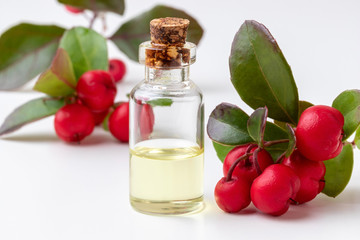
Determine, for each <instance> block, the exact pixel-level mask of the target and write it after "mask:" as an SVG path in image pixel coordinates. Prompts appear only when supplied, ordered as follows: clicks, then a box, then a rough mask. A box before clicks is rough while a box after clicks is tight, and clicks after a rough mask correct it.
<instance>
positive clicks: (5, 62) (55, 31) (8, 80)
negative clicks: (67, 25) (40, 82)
mask: <svg viewBox="0 0 360 240" xmlns="http://www.w3.org/2000/svg"><path fill="white" fill-rule="evenodd" d="M64 31H65V29H63V28H60V27H58V26H54V25H33V24H27V23H22V24H19V25H16V26H14V27H12V28H10V29H9V30H7V31H6V32H5V33H3V34H2V35H1V37H0V90H11V89H15V88H18V87H20V86H22V85H24V84H25V83H27V82H28V81H30V80H31V79H33V78H34V77H35V76H36V75H38V74H39V73H41V72H42V71H44V70H45V69H46V68H48V67H49V66H50V63H51V60H52V59H53V57H54V55H55V53H56V49H57V47H58V45H59V41H60V38H61V36H62V35H63V33H64Z"/></svg>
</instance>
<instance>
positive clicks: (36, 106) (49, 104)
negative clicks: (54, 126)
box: [0, 97, 64, 135]
mask: <svg viewBox="0 0 360 240" xmlns="http://www.w3.org/2000/svg"><path fill="white" fill-rule="evenodd" d="M62 106H64V101H63V100H58V99H49V98H46V97H45V98H37V99H34V100H31V101H29V102H27V103H25V104H23V105H21V106H20V107H18V108H16V109H15V110H14V111H13V112H12V113H10V115H9V116H7V117H6V119H5V121H4V123H3V124H2V125H1V127H0V135H4V134H7V133H11V132H13V131H15V130H17V129H19V128H21V127H22V126H24V125H26V124H28V123H31V122H34V121H37V120H40V119H42V118H45V117H48V116H51V115H53V114H55V113H56V112H57V111H58V110H59V109H60V108H61V107H62Z"/></svg>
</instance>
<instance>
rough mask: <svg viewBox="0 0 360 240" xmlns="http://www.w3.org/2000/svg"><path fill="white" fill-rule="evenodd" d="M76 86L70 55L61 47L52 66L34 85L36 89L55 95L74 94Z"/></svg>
mask: <svg viewBox="0 0 360 240" xmlns="http://www.w3.org/2000/svg"><path fill="white" fill-rule="evenodd" d="M75 88H76V79H75V75H74V70H73V66H72V64H71V61H70V58H69V55H68V54H67V53H66V51H65V50H64V49H62V48H59V49H58V51H57V53H56V56H55V58H54V60H53V62H52V64H51V67H50V68H49V69H48V70H46V71H45V72H43V73H42V74H41V75H40V77H39V79H38V81H37V82H36V84H35V86H34V90H37V91H40V92H43V93H46V94H47V95H50V96H53V97H62V96H67V95H69V94H72V93H73V92H74V91H75Z"/></svg>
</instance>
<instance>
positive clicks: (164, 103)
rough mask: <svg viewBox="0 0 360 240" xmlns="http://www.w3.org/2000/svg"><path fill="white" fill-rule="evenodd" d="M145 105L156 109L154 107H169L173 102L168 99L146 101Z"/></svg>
mask: <svg viewBox="0 0 360 240" xmlns="http://www.w3.org/2000/svg"><path fill="white" fill-rule="evenodd" d="M146 103H147V104H150V105H151V106H152V107H156V106H162V107H168V106H171V104H172V103H173V100H172V99H170V98H159V99H154V100H150V101H147V102H146Z"/></svg>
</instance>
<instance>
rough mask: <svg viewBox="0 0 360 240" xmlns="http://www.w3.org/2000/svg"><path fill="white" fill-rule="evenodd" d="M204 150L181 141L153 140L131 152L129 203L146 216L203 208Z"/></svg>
mask: <svg viewBox="0 0 360 240" xmlns="http://www.w3.org/2000/svg"><path fill="white" fill-rule="evenodd" d="M203 163H204V150H203V148H200V147H199V146H198V145H197V144H194V143H192V142H189V141H186V140H182V139H154V140H147V141H143V142H140V143H138V144H136V145H135V146H134V148H133V149H131V150H130V202H131V205H132V206H133V208H135V209H136V210H137V211H140V212H144V213H154V214H185V213H190V212H194V211H199V210H201V209H202V208H203V201H202V200H203V166H204V165H203Z"/></svg>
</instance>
